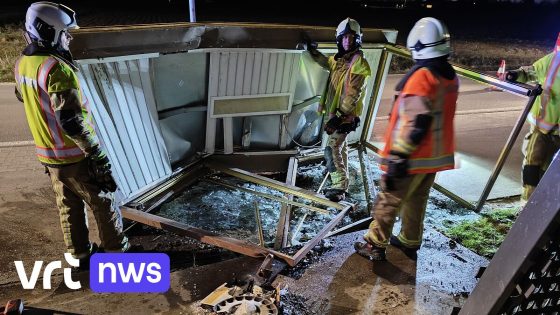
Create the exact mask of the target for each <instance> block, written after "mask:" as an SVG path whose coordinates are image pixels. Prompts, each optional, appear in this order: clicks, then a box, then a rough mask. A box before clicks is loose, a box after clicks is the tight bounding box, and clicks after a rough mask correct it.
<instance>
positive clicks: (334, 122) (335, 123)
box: [325, 115, 343, 136]
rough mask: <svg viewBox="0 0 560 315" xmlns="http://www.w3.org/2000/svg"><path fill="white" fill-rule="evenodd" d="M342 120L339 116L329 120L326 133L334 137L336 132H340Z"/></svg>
mask: <svg viewBox="0 0 560 315" xmlns="http://www.w3.org/2000/svg"><path fill="white" fill-rule="evenodd" d="M342 122H343V121H342V118H341V117H339V116H336V115H335V116H333V117H332V118H331V119H329V121H327V123H326V124H325V131H326V132H327V134H328V135H329V136H330V135H332V134H333V133H334V132H335V131H337V130H338V128H339V127H340V125H342Z"/></svg>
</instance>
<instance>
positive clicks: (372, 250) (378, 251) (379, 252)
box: [354, 242, 387, 261]
mask: <svg viewBox="0 0 560 315" xmlns="http://www.w3.org/2000/svg"><path fill="white" fill-rule="evenodd" d="M354 249H355V250H356V253H358V255H360V256H363V257H365V258H367V259H369V260H374V261H384V260H387V256H386V255H385V248H383V247H379V246H375V245H373V244H370V243H368V242H356V243H354Z"/></svg>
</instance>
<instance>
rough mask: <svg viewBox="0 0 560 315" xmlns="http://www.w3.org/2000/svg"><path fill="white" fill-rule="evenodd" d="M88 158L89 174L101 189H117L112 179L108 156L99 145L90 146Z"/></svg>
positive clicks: (108, 190) (110, 190)
mask: <svg viewBox="0 0 560 315" xmlns="http://www.w3.org/2000/svg"><path fill="white" fill-rule="evenodd" d="M88 159H89V161H88V162H89V173H90V176H91V177H92V178H93V179H94V180H95V181H96V182H97V183H98V184H99V186H100V188H101V190H103V191H105V192H114V191H115V190H117V183H115V180H114V179H113V174H112V172H111V163H110V162H109V158H108V157H107V155H106V154H105V153H104V152H103V151H102V150H101V148H99V146H95V147H93V148H92V150H91V153H90V154H89V155H88Z"/></svg>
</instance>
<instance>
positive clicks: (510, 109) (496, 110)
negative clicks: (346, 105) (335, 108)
mask: <svg viewBox="0 0 560 315" xmlns="http://www.w3.org/2000/svg"><path fill="white" fill-rule="evenodd" d="M524 108H525V107H524V106H522V107H499V108H485V109H467V110H460V111H456V112H455V116H459V115H471V114H491V113H503V112H517V111H519V112H520V111H522V110H523V109H524ZM387 119H389V116H379V117H376V118H375V120H387Z"/></svg>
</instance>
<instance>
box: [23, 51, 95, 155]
mask: <svg viewBox="0 0 560 315" xmlns="http://www.w3.org/2000/svg"><path fill="white" fill-rule="evenodd" d="M26 49H27V48H26ZM14 70H15V71H14V72H15V79H16V94H18V93H19V96H20V97H21V99H22V100H23V103H24V105H25V113H26V116H27V122H28V123H29V128H30V130H31V134H32V135H33V139H34V141H35V146H36V153H37V157H38V158H39V161H40V162H41V163H43V164H47V165H64V164H71V163H76V162H79V161H81V160H83V159H84V158H85V156H86V154H85V152H87V150H88V149H90V148H91V147H92V145H93V144H94V143H96V141H95V140H94V136H95V133H94V130H93V127H92V126H91V117H90V115H89V113H88V110H87V108H86V106H87V100H85V99H84V98H83V96H82V93H81V91H80V86H79V81H78V78H77V76H76V73H75V71H74V69H72V67H71V66H70V65H68V64H67V63H66V62H65V61H64V60H63V59H61V58H58V57H56V56H54V55H50V54H35V55H25V51H24V55H22V56H21V57H20V58H19V59H18V60H17V62H16V65H15V69H14ZM68 91H71V92H73V94H75V97H74V98H75V99H76V100H73V99H74V98H71V99H64V98H62V97H60V96H61V95H63V94H60V93H63V92H68ZM57 97H58V98H57ZM60 111H66V116H67V117H68V115H70V117H71V118H72V119H75V120H76V121H77V124H75V125H77V126H78V128H74V130H76V129H77V130H78V131H74V133H75V134H73V135H72V137H71V136H69V135H68V133H67V132H66V131H65V130H64V128H63V123H61V119H60V115H59V113H60ZM68 113H69V114H68ZM67 120H68V119H67ZM88 123H90V124H89V125H88ZM84 139H85V140H84Z"/></svg>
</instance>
